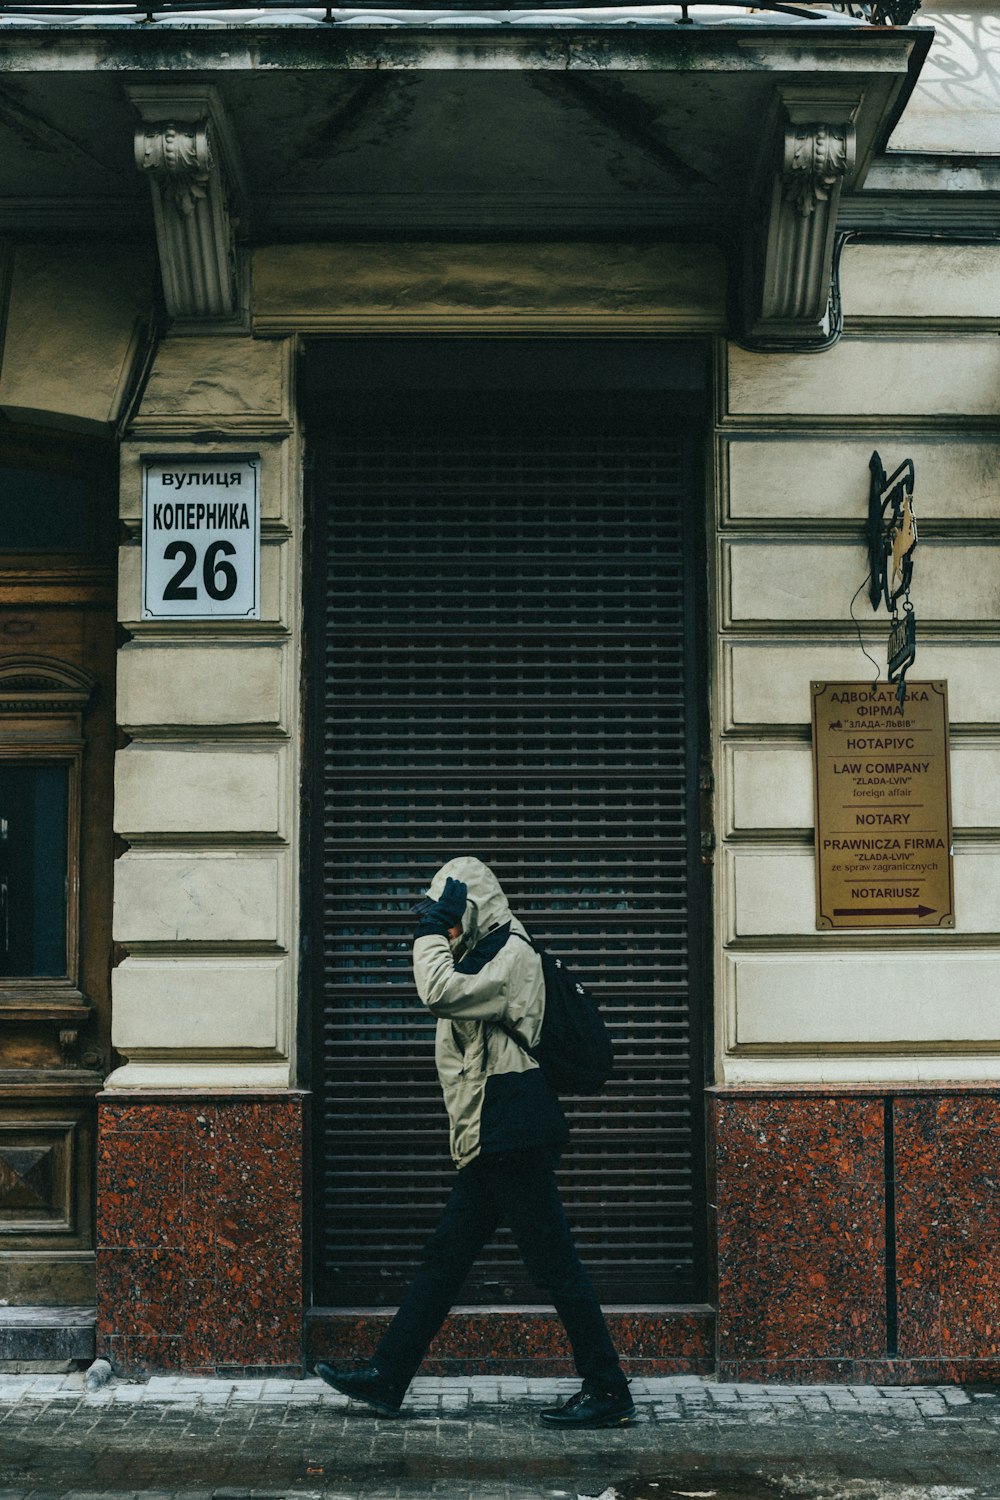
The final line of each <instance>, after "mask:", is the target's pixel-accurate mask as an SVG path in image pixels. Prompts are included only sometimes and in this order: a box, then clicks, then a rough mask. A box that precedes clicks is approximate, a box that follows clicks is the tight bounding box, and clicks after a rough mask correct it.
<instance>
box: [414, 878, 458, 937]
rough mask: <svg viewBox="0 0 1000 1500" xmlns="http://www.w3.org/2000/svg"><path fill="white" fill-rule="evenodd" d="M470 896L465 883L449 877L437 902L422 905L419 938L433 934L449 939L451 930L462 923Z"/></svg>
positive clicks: (418, 927)
mask: <svg viewBox="0 0 1000 1500" xmlns="http://www.w3.org/2000/svg"><path fill="white" fill-rule="evenodd" d="M468 895H469V887H468V886H467V885H466V883H465V881H464V880H453V879H452V878H451V876H450V875H449V876H448V878H447V880H446V881H445V883H444V890H443V891H442V892H441V894H440V896H439V897H438V898H437V900H436V901H428V902H425V903H422V907H421V909H420V921H419V923H418V924H417V933H416V935H417V937H427V935H428V934H429V933H432V932H435V933H441V934H442V935H443V936H444V937H447V936H448V932H449V929H450V928H452V927H457V926H458V924H459V923H460V922H461V920H462V914H463V912H464V911H465V905H466V901H467V899H468Z"/></svg>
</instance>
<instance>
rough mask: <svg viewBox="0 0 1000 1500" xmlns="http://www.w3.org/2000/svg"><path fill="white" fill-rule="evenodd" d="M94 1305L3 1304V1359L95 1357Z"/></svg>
mask: <svg viewBox="0 0 1000 1500" xmlns="http://www.w3.org/2000/svg"><path fill="white" fill-rule="evenodd" d="M96 1322H97V1315H96V1313H95V1311H94V1309H93V1308H92V1307H4V1306H0V1361H2V1362H3V1363H5V1364H6V1363H7V1362H9V1361H11V1360H18V1361H24V1360H80V1361H81V1362H89V1361H90V1360H92V1359H93V1358H94V1349H95V1328H96Z"/></svg>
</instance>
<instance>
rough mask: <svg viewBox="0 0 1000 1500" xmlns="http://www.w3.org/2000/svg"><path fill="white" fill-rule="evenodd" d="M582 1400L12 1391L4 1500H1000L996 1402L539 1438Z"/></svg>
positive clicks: (756, 1398)
mask: <svg viewBox="0 0 1000 1500" xmlns="http://www.w3.org/2000/svg"><path fill="white" fill-rule="evenodd" d="M573 1388H574V1384H573V1382H572V1381H567V1380H515V1379H508V1378H506V1377H504V1378H498V1377H490V1378H481V1379H466V1380H433V1379H418V1380H416V1381H415V1382H414V1384H413V1386H412V1388H411V1391H410V1395H409V1397H408V1399H407V1402H406V1405H405V1407H404V1413H403V1415H402V1416H401V1417H399V1418H396V1419H394V1420H386V1419H383V1418H378V1417H375V1416H373V1415H371V1414H370V1413H368V1412H367V1410H366V1409H365V1408H363V1407H358V1406H356V1405H349V1404H348V1402H347V1401H346V1400H345V1399H344V1398H343V1397H342V1396H339V1395H337V1394H336V1393H335V1392H333V1391H331V1390H329V1389H328V1388H327V1387H326V1386H324V1385H323V1384H322V1383H321V1382H320V1381H318V1380H316V1379H309V1380H302V1381H291V1380H238V1381H228V1380H205V1379H202V1380H195V1379H184V1378H180V1377H176V1378H175V1377H170V1378H155V1379H152V1380H150V1381H149V1382H148V1384H144V1385H143V1384H129V1383H126V1382H122V1381H112V1382H111V1383H110V1384H109V1385H108V1386H106V1387H105V1388H104V1389H101V1390H97V1391H92V1392H91V1391H87V1390H86V1388H85V1384H84V1379H83V1376H82V1375H68V1376H57V1375H47V1376H38V1375H35V1376H31V1375H23V1376H18V1375H0V1500H70V1497H72V1500H111V1497H114V1500H121V1497H123V1496H130V1497H136V1500H362V1497H363V1500H389V1497H392V1500H424V1497H441V1500H595V1497H600V1500H675V1497H698V1500H701V1497H704V1500H798V1497H801V1500H959V1497H961V1500H964V1497H970V1500H1000V1388H998V1389H993V1388H988V1389H968V1388H959V1387H951V1386H927V1387H923V1386H922V1387H893V1388H882V1387H874V1386H850V1387H845V1386H743V1385H718V1384H715V1383H714V1382H712V1381H708V1380H701V1379H698V1378H695V1377H672V1378H662V1379H655V1380H653V1379H648V1380H645V1379H636V1380H634V1381H633V1384H632V1390H633V1395H634V1398H635V1401H636V1404H637V1406H638V1409H639V1410H638V1416H637V1418H636V1420H635V1421H634V1422H633V1423H632V1424H631V1425H630V1426H628V1427H626V1428H618V1429H614V1430H610V1431H596V1432H583V1433H576V1434H568V1433H563V1432H553V1431H551V1430H550V1429H548V1428H546V1427H543V1426H542V1425H541V1424H540V1423H539V1422H538V1420H537V1409H538V1407H539V1406H543V1405H546V1404H549V1403H551V1402H552V1401H553V1399H554V1398H555V1397H556V1396H562V1395H564V1394H566V1393H568V1392H569V1391H571V1390H572V1389H573Z"/></svg>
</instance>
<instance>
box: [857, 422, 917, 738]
mask: <svg viewBox="0 0 1000 1500" xmlns="http://www.w3.org/2000/svg"><path fill="white" fill-rule="evenodd" d="M868 467H869V469H870V471H871V483H870V485H869V490H868V598H869V601H870V603H871V607H872V609H873V610H877V609H878V607H879V605H880V604H882V603H884V604H885V607H886V609H887V610H888V612H889V614H890V615H891V616H892V626H891V628H890V630H889V646H888V653H887V668H888V678H889V681H890V682H895V683H896V684H897V687H896V697H897V698H898V700H899V706H900V708H902V707H903V704H904V703H905V702H906V673H907V671H908V670H909V668H910V667H912V665H913V663H914V661H915V660H916V655H917V616H916V611H915V610H914V607H913V604H912V602H911V600H910V584H911V581H912V578H913V554H914V552H915V551H916V547H917V517H916V511H915V509H914V501H913V487H914V477H915V476H914V468H913V460H912V459H911V458H906V459H904V460H903V462H902V463H901V464H900V465H899V467H898V468H897V469H894V470H893V472H892V473H891V474H889V475H887V474H886V472H885V469H884V468H883V467H882V460H881V458H880V457H879V454H878V452H875V453H873V454H872V456H871V458H870V459H869V462H868ZM900 611H902V613H900Z"/></svg>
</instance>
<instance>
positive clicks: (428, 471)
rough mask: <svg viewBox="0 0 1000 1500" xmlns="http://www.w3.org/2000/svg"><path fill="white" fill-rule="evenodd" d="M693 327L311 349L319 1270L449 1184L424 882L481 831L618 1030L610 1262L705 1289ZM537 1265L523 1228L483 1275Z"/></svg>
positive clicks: (477, 1282)
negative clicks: (417, 932) (651, 334)
mask: <svg viewBox="0 0 1000 1500" xmlns="http://www.w3.org/2000/svg"><path fill="white" fill-rule="evenodd" d="M602 351H603V352H602ZM695 356H696V351H695V352H692V351H679V352H678V351H676V350H671V349H668V348H666V347H665V346H656V345H645V346H638V347H637V349H636V351H635V354H634V357H633V356H632V355H630V352H629V350H628V349H627V348H625V347H624V346H621V345H610V346H602V345H595V344H580V345H566V344H560V345H551V344H550V345H546V346H544V348H542V347H541V346H538V348H537V350H536V351H535V352H533V347H532V346H530V345H526V344H519V345H513V346H509V347H508V348H507V349H506V350H505V349H504V348H503V346H498V345H495V344H494V345H473V346H467V345H464V344H459V343H454V344H453V343H443V344H439V345H433V346H428V345H420V344H414V345H409V346H402V345H397V346H396V347H395V348H388V349H383V350H382V351H379V350H378V349H375V350H372V348H371V347H370V346H369V347H367V348H366V349H365V351H364V358H363V360H362V359H361V358H360V356H359V353H358V350H357V349H355V350H353V351H352V350H351V347H350V346H349V345H346V346H341V347H340V348H339V349H337V350H336V351H331V350H326V351H325V354H324V356H323V357H322V358H321V357H320V354H319V353H318V352H314V354H313V355H312V357H311V361H310V364H311V366H313V367H316V368H315V370H314V371H313V370H311V371H310V375H311V386H310V390H311V403H310V412H311V416H310V423H309V429H308V436H309V452H310V471H311V476H312V478H311V486H312V499H313V523H312V546H313V569H312V581H311V589H312V601H313V602H312V613H311V637H310V639H311V652H312V671H313V679H312V680H313V697H312V715H313V726H312V728H313V738H312V743H313V747H314V749H313V756H314V759H313V764H312V770H311V779H310V791H309V796H308V800H307V816H308V819H309V826H310V827H311V828H312V830H313V842H312V856H311V872H310V887H311V890H312V892H313V934H314V936H313V940H312V944H311V948H312V954H313V966H312V988H313V993H314V998H315V1007H314V1034H313V1038H314V1039H313V1079H312V1082H313V1087H314V1089H315V1097H316V1108H317V1114H316V1129H315V1136H314V1148H313V1149H314V1158H315V1192H314V1200H313V1201H314V1216H315V1252H316V1253H315V1287H314V1300H315V1301H316V1302H317V1303H318V1304H324V1305H327V1306H341V1307H356V1306H363V1305H368V1306H372V1305H392V1304H394V1303H395V1302H396V1301H397V1300H398V1298H399V1294H400V1292H401V1289H402V1288H403V1286H404V1285H405V1283H406V1281H407V1280H408V1278H409V1276H410V1275H411V1273H412V1270H413V1268H414V1265H415V1262H416V1259H417V1256H418V1254H419V1251H420V1247H421V1245H422V1243H423V1241H424V1239H425V1238H426V1236H427V1234H428V1233H429V1232H430V1230H431V1228H432V1227H433V1225H434V1223H435V1221H436V1218H437V1215H438V1213H439V1210H440V1207H441V1204H442V1202H443V1200H444V1197H445V1195H446V1193H447V1192H448V1189H449V1185H450V1180H451V1177H452V1175H453V1171H454V1169H453V1167H452V1166H451V1163H450V1160H449V1157H448V1143H447V1129H446V1121H445V1116H444V1110H443V1107H442V1103H441V1098H440V1093H439V1090H438V1085H437V1081H436V1076H435V1072H434V1062H433V1031H434V1026H433V1021H432V1020H431V1019H430V1018H429V1017H428V1016H427V1015H426V1014H425V1013H424V1012H423V1009H422V1007H421V1005H420V1003H419V1001H418V1000H417V997H416V994H415V992H414V989H413V983H412V978H411V973H410V956H409V938H410V931H411V922H410V919H409V916H408V912H409V908H410V906H411V905H412V903H413V901H414V900H415V899H417V897H418V896H419V895H420V894H421V892H422V891H423V889H424V887H425V885H426V883H427V881H428V879H429V877H430V875H431V874H432V872H433V871H434V869H435V868H436V867H437V865H438V864H440V863H441V862H442V861H443V860H445V859H447V858H449V857H451V856H453V855H454V854H456V853H460V852H469V853H475V854H477V855H479V856H480V857H481V858H483V859H485V860H486V861H487V862H488V863H490V864H491V865H492V866H493V867H494V868H495V869H496V871H497V873H498V875H499V877H500V879H501V880H502V882H503V884H504V887H505V889H506V890H507V892H508V894H509V896H510V899H511V904H512V905H513V907H514V909H515V910H516V911H517V912H518V914H519V915H520V916H521V917H522V919H523V920H524V921H525V923H526V924H527V926H528V928H529V930H531V931H533V932H535V933H536V934H538V935H539V936H540V937H543V938H545V939H547V940H549V942H550V944H551V946H552V947H554V948H555V949H557V950H558V951H559V952H560V953H561V954H563V955H564V956H565V957H566V958H567V959H568V960H569V961H570V962H571V963H573V964H574V965H576V966H577V967H578V968H579V971H580V973H581V975H583V976H585V977H586V978H587V979H588V980H589V981H590V983H591V986H592V988H593V990H594V991H595V993H596V994H597V995H598V996H599V998H600V1000H601V1002H602V1004H603V1006H604V1007H605V1008H606V1011H607V1014H608V1016H609V1017H610V1020H611V1024H612V1027H613V1030H614V1033H615V1035H616V1037H617V1042H618V1053H619V1057H620V1062H619V1065H618V1068H617V1071H616V1074H615V1077H614V1080H613V1082H612V1084H611V1085H610V1087H609V1089H608V1091H607V1094H606V1096H604V1097H602V1098H599V1099H591V1100H583V1101H579V1102H574V1103H572V1105H571V1111H570V1112H571V1115H572V1118H573V1122H574V1131H573V1142H572V1145H571V1147H570V1149H569V1151H568V1152H567V1154H566V1157H565V1158H564V1162H563V1167H562V1170H561V1176H562V1182H563V1185H564V1190H565V1196H566V1200H567V1205H568V1208H569V1212H570V1215H571V1219H572V1222H573V1224H574V1227H575V1230H576V1233H577V1237H578V1243H579V1245H580V1248H581V1251H582V1253H583V1255H584V1257H585V1260H586V1263H587V1264H588V1266H589V1267H590V1269H591V1272H592V1274H593V1277H594V1280H595V1282H596V1283H597V1286H598V1288H599V1291H600V1294H601V1296H602V1297H603V1298H604V1299H605V1300H606V1301H608V1302H611V1303H618V1304H622V1303H632V1304H635V1303H638V1302H641V1303H666V1302H678V1301H690V1300H698V1299H700V1298H703V1297H704V1295H705V1286H704V1254H703V1222H702V1221H703V1218H704V1191H703V1180H702V1176H703V1174H702V1155H703V1152H702V1146H701V1127H700V1119H701V1108H702V1101H701V1084H702V1074H701V1068H702V1062H701V1052H702V1045H701V1044H702V1037H701V1027H702V1021H701V1017H702V1015H703V1013H704V1009H705V995H704V978H703V975H702V972H701V966H700V964H699V963H698V954H699V945H700V941H701V940H700V937H699V933H700V931H702V930H703V926H704V914H703V911H702V909H701V908H702V904H703V901H702V897H701V894H700V886H701V883H702V874H701V867H700V865H699V863H698V857H697V845H698V831H697V826H696V824H697V806H698V788H697V769H698V736H699V724H700V719H701V700H702V693H703V683H704V674H703V671H702V668H701V666H700V661H701V638H700V629H699V609H698V604H697V595H698V587H697V579H698V577H699V573H700V568H699V564H698V561H697V559H698V556H699V548H698V543H697V540H696V538H697V534H698V528H699V524H700V513H701V502H700V497H699V495H698V494H697V491H696V487H695V483H694V454H695V451H696V441H695V439H696V436H697V432H698V427H699V421H698V413H699V410H700V408H699V403H698V400H697V398H696V397H695V396H694V395H693V394H692V392H691V390H690V387H691V386H692V385H693V384H696V383H697V380H696V378H695V376H693V375H692V370H693V369H694V370H696V369H697V365H698V363H699V362H698V360H697V359H696V357H695ZM330 369H333V370H335V371H337V370H339V371H341V372H351V378H350V380H349V381H348V378H347V376H346V375H345V376H344V380H345V384H344V386H343V387H341V386H339V385H338V384H337V381H336V379H335V378H333V377H331V376H329V375H327V374H325V373H324V372H325V371H327V370H330ZM678 371H679V372H680V373H679V374H678ZM602 382H603V383H604V385H605V388H603V389H602V388H600V387H601V384H602ZM672 382H673V386H674V388H673V389H672V388H671V383H672ZM678 386H687V387H688V389H687V390H683V389H681V390H678V389H677V387H678ZM571 387H575V388H571ZM538 1298H539V1294H538V1292H537V1291H536V1290H535V1289H533V1288H532V1287H531V1286H530V1284H529V1283H528V1282H527V1280H526V1278H525V1277H524V1274H523V1271H522V1269H521V1266H520V1262H519V1260H518V1257H517V1253H516V1250H515V1248H514V1246H513V1243H512V1242H511V1240H510V1239H509V1237H508V1236H507V1235H506V1233H504V1234H502V1235H501V1237H500V1238H499V1239H498V1240H497V1242H496V1244H495V1246H493V1247H492V1249H491V1251H490V1252H489V1255H488V1257H487V1258H485V1259H484V1260H483V1262H482V1263H481V1264H480V1265H479V1266H478V1267H477V1268H476V1271H475V1272H474V1274H473V1278H472V1280H471V1281H470V1283H469V1285H468V1286H467V1288H466V1290H465V1292H464V1293H463V1299H462V1300H463V1302H467V1303H485V1304H489V1303H493V1304H498V1303H511V1302H522V1303H531V1302H537V1301H538Z"/></svg>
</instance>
